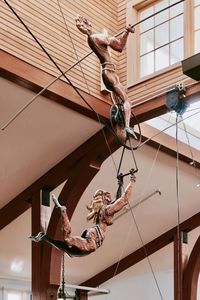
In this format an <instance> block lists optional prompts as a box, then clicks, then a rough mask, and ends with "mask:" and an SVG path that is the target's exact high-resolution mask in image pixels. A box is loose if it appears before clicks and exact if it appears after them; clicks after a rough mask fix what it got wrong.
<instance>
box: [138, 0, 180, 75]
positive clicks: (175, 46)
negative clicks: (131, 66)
mask: <svg viewBox="0 0 200 300" xmlns="http://www.w3.org/2000/svg"><path fill="white" fill-rule="evenodd" d="M174 2H177V1H174V0H161V1H156V2H155V3H154V4H153V5H151V6H150V7H147V8H144V9H143V10H141V11H140V12H139V20H143V19H145V18H147V17H149V16H150V15H152V14H155V13H156V12H158V11H160V10H162V9H163V8H165V7H167V6H169V5H171V4H173V3H174ZM183 25H184V19H183V3H180V4H178V5H175V6H173V7H172V8H170V9H167V10H165V11H163V12H161V13H159V14H157V15H155V16H154V17H151V18H150V19H148V20H146V21H144V22H142V23H141V24H140V26H139V40H140V51H139V52H140V59H139V61H140V77H144V76H146V75H149V74H152V73H154V72H156V71H159V70H161V69H163V68H166V67H168V66H170V65H172V64H174V63H176V62H178V61H180V60H182V59H183V53H184V44H183V36H184V30H183V28H184V26H183Z"/></svg>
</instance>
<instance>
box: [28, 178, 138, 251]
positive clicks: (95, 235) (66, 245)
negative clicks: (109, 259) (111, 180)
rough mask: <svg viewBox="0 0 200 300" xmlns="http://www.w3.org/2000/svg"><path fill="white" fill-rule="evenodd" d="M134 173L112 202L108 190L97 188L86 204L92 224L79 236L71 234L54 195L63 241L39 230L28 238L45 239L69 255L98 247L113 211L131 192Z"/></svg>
mask: <svg viewBox="0 0 200 300" xmlns="http://www.w3.org/2000/svg"><path fill="white" fill-rule="evenodd" d="M133 181H135V179H134V175H132V176H131V179H130V182H129V184H128V186H127V187H126V189H125V191H124V193H123V195H122V196H121V197H120V198H119V199H117V200H116V201H115V202H114V203H113V202H112V199H111V195H110V193H109V192H106V191H104V190H97V191H96V192H95V194H94V196H93V200H92V202H91V205H90V206H88V207H87V208H88V210H89V214H88V215H87V220H93V226H92V227H90V228H89V229H86V230H85V231H84V232H83V233H82V235H81V236H72V235H71V225H70V222H69V218H68V216H67V211H66V207H65V206H61V205H60V203H59V202H58V200H57V199H56V197H55V196H54V195H53V196H52V199H53V201H54V203H55V207H56V208H58V209H59V210H60V213H61V220H62V230H63V241H58V240H53V239H51V238H49V237H48V236H47V235H46V234H45V233H43V232H39V233H38V235H37V236H30V237H29V238H30V239H31V240H33V241H34V242H40V241H46V242H48V243H50V244H52V245H53V246H55V247H57V248H58V249H60V250H62V251H65V252H66V253H67V254H68V255H69V256H71V257H73V256H85V255H88V254H90V253H92V252H94V251H95V250H96V249H97V248H99V247H100V246H101V245H102V243H103V241H104V239H105V233H106V228H107V226H110V225H112V224H113V217H114V215H115V213H117V212H119V211H120V210H121V209H122V208H123V207H124V206H125V205H127V204H128V200H129V199H130V196H131V192H132V185H133Z"/></svg>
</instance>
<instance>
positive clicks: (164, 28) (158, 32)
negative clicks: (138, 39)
mask: <svg viewBox="0 0 200 300" xmlns="http://www.w3.org/2000/svg"><path fill="white" fill-rule="evenodd" d="M168 43H169V22H166V23H164V24H162V25H159V26H158V27H156V28H155V48H158V47H161V46H163V45H165V44H168Z"/></svg>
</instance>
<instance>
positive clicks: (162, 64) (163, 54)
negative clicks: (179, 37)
mask: <svg viewBox="0 0 200 300" xmlns="http://www.w3.org/2000/svg"><path fill="white" fill-rule="evenodd" d="M168 66H169V45H167V46H165V47H162V48H160V49H158V50H156V51H155V69H156V71H158V70H161V69H163V68H166V67H168Z"/></svg>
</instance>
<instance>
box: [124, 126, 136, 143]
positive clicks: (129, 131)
mask: <svg viewBox="0 0 200 300" xmlns="http://www.w3.org/2000/svg"><path fill="white" fill-rule="evenodd" d="M124 129H125V131H126V133H127V134H128V135H131V136H132V137H134V138H135V139H136V140H137V136H136V134H135V132H134V130H133V129H132V128H131V127H128V126H126V127H125V128H124Z"/></svg>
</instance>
